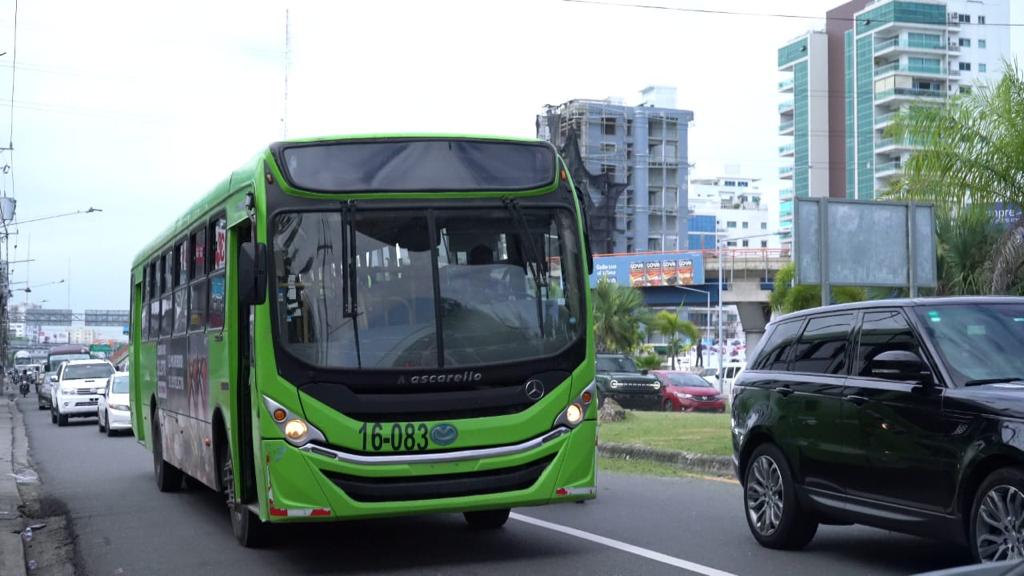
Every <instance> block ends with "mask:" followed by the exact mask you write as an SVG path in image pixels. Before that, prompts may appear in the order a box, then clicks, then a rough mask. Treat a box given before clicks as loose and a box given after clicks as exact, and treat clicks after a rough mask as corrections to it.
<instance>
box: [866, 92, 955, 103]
mask: <svg viewBox="0 0 1024 576" xmlns="http://www.w3.org/2000/svg"><path fill="white" fill-rule="evenodd" d="M896 99H903V100H925V101H928V100H934V101H938V100H945V99H946V93H945V92H944V91H942V90H922V89H920V88H892V89H889V90H881V91H879V92H877V93H875V104H882V103H883V102H885V101H888V100H896Z"/></svg>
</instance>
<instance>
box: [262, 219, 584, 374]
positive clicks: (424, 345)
mask: <svg viewBox="0 0 1024 576" xmlns="http://www.w3.org/2000/svg"><path fill="white" fill-rule="evenodd" d="M273 227H274V230H273V234H274V237H273V249H274V274H275V279H276V284H275V286H276V293H275V298H276V303H275V306H276V318H277V339H278V342H279V345H281V346H283V347H284V348H285V349H286V350H287V351H289V352H290V353H291V354H293V355H294V356H295V357H297V358H299V359H300V360H302V361H304V362H306V363H308V364H311V365H314V366H321V367H333V368H376V369H382V368H392V369H394V368H440V367H448V368H451V367H465V366H474V365H481V364H489V363H502V362H510V361H517V360H524V359H528V358H535V357H541V356H549V355H552V354H555V353H557V352H559V351H561V350H562V349H563V348H565V347H566V346H568V345H569V344H570V343H571V342H573V341H575V340H576V338H577V337H578V336H579V335H580V334H581V332H582V331H583V329H584V325H585V322H584V319H583V316H582V295H581V292H580V290H581V289H580V286H581V285H582V278H581V274H582V272H581V270H580V257H579V242H578V239H577V238H578V237H577V234H576V228H575V227H576V220H575V219H574V218H573V214H572V213H571V212H569V211H568V210H561V209H558V210H553V209H550V208H546V209H532V208H522V209H520V208H518V206H517V205H516V204H514V203H510V204H508V205H506V206H505V207H496V208H494V209H473V210H472V211H467V210H438V211H432V212H429V213H427V212H424V211H422V210H387V211H371V210H360V211H359V212H355V211H351V210H345V209H342V210H335V211H330V212H327V211H323V212H292V213H283V214H279V215H278V216H277V217H276V218H275V220H274V221H273ZM349 263H351V264H349Z"/></svg>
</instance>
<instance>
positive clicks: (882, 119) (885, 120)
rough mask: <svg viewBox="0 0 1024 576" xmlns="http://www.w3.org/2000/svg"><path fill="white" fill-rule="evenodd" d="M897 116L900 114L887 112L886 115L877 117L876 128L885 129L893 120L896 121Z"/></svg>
mask: <svg viewBox="0 0 1024 576" xmlns="http://www.w3.org/2000/svg"><path fill="white" fill-rule="evenodd" d="M897 114H899V112H886V113H885V114H879V115H877V116H875V128H884V127H886V126H888V125H889V124H892V122H893V120H895V119H896V115H897Z"/></svg>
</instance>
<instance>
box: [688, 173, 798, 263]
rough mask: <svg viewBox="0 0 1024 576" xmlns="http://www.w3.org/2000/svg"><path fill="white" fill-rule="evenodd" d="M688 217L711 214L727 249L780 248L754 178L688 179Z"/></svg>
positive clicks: (770, 217)
mask: <svg viewBox="0 0 1024 576" xmlns="http://www.w3.org/2000/svg"><path fill="white" fill-rule="evenodd" d="M689 209H690V214H691V216H695V217H697V218H700V217H701V216H714V217H715V223H716V231H717V233H718V234H719V235H720V237H721V238H722V239H724V240H725V245H726V247H727V248H779V247H780V245H781V244H780V239H779V236H778V234H776V232H778V230H775V229H773V227H772V222H773V218H772V215H771V214H770V213H769V211H768V202H767V201H766V200H765V198H764V195H763V194H762V193H761V189H760V187H759V186H758V181H757V179H756V178H748V177H745V176H717V177H714V178H694V179H693V180H691V181H690V199H689Z"/></svg>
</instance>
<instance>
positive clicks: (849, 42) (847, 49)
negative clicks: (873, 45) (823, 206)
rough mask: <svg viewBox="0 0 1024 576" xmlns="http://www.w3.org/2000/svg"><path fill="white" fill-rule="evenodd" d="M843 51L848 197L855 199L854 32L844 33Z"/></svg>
mask: <svg viewBox="0 0 1024 576" xmlns="http://www.w3.org/2000/svg"><path fill="white" fill-rule="evenodd" d="M843 49H844V56H843V61H844V64H845V65H844V70H843V76H844V82H845V89H846V98H844V104H845V106H846V134H845V137H846V197H847V198H853V197H854V196H855V195H856V190H855V187H854V175H855V168H856V166H857V161H856V159H855V158H854V157H853V155H854V151H855V150H856V146H854V142H855V140H854V136H855V135H854V131H853V119H854V117H853V112H854V108H853V105H854V97H853V96H854V95H853V69H854V68H853V62H854V59H853V30H847V31H846V32H845V33H843Z"/></svg>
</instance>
